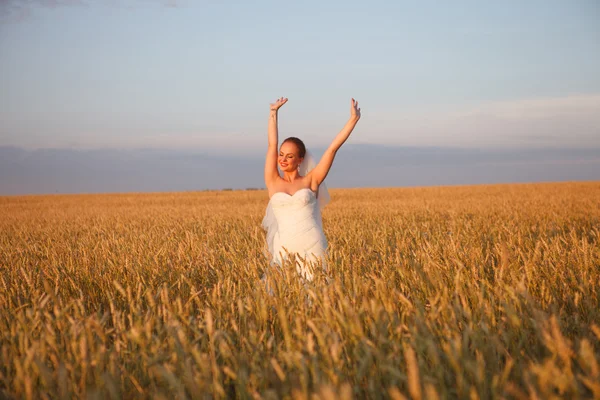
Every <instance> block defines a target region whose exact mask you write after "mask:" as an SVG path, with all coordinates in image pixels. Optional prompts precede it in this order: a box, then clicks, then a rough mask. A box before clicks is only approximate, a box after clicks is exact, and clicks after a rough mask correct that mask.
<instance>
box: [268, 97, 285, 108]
mask: <svg viewBox="0 0 600 400" xmlns="http://www.w3.org/2000/svg"><path fill="white" fill-rule="evenodd" d="M287 101H288V99H287V97H280V98H278V99H277V101H276V102H275V103H271V111H277V110H279V109H280V108H281V106H282V105H284V104H285V103H287Z"/></svg>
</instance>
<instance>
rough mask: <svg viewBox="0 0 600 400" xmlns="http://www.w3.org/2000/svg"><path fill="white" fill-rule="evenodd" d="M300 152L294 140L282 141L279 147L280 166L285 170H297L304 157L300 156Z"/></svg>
mask: <svg viewBox="0 0 600 400" xmlns="http://www.w3.org/2000/svg"><path fill="white" fill-rule="evenodd" d="M299 152H300V151H299V149H298V146H296V145H295V144H294V143H293V142H284V143H282V144H281V147H280V148H279V158H278V160H277V162H278V163H279V168H281V170H282V171H283V172H291V171H294V170H297V169H298V166H299V165H300V163H301V162H302V160H303V159H304V158H303V157H300V155H299Z"/></svg>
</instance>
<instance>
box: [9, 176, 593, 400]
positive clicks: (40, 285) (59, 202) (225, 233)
mask: <svg viewBox="0 0 600 400" xmlns="http://www.w3.org/2000/svg"><path fill="white" fill-rule="evenodd" d="M332 194H333V196H332V197H333V202H332V204H331V205H330V206H328V208H327V209H326V210H325V213H324V225H325V231H326V232H325V233H326V235H327V238H328V239H329V242H330V261H329V263H330V266H331V268H330V271H329V276H328V277H327V278H329V279H330V283H329V284H327V283H325V278H326V277H325V276H324V275H323V274H319V275H318V277H317V280H316V282H315V283H314V284H312V285H309V286H304V285H303V284H302V283H301V282H299V280H298V279H297V277H296V275H295V273H294V272H293V271H292V270H291V269H290V268H288V269H287V270H286V271H285V274H283V275H281V276H279V275H278V276H275V278H274V286H275V294H274V295H273V296H269V295H268V294H267V293H266V290H265V288H264V286H263V284H262V283H261V281H260V280H259V277H260V275H261V273H262V271H263V270H264V268H265V266H266V264H267V263H266V260H265V258H264V256H263V253H262V250H263V245H264V235H263V232H262V231H261V230H260V228H259V226H260V220H261V218H262V215H263V212H264V207H265V205H266V194H265V193H264V192H260V191H252V192H250V191H247V192H204V193H179V194H139V195H138V194H135V195H134V194H131V195H129V194H127V195H125V194H124V195H93V196H92V195H90V196H83V195H81V196H45V197H44V196H36V197H4V198H0V397H1V396H2V393H3V394H4V396H7V397H15V398H73V397H90V398H131V397H152V398H169V399H173V398H204V397H206V398H221V397H239V398H267V399H268V398H284V397H287V398H293V399H308V398H322V399H333V398H364V397H370V398H393V399H403V398H413V399H420V398H423V399H435V398H483V399H489V398H545V399H550V398H574V397H575V398H577V397H581V398H592V397H596V398H600V366H599V364H600V293H599V284H600V183H597V182H590V183H565V184H539V185H498V186H476V187H447V188H411V189H377V190H375V189H373V190H335V191H333V193H332ZM311 396H313V397H311Z"/></svg>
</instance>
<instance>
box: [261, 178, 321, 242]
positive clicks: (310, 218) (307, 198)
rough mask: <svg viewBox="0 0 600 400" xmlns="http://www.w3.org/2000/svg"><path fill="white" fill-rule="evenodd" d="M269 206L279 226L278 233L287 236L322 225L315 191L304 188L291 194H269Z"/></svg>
mask: <svg viewBox="0 0 600 400" xmlns="http://www.w3.org/2000/svg"><path fill="white" fill-rule="evenodd" d="M271 206H272V207H273V213H274V214H275V218H276V219H277V224H278V226H279V234H280V235H281V236H288V235H290V234H293V235H296V234H298V233H303V232H304V231H306V230H309V229H311V228H313V227H315V225H316V226H318V227H319V228H321V227H322V222H321V210H320V208H319V204H318V202H317V198H316V196H315V193H314V192H313V191H312V190H311V189H309V188H304V189H300V190H298V191H297V192H296V193H294V194H293V195H289V194H287V193H283V192H277V193H275V194H274V195H273V196H271Z"/></svg>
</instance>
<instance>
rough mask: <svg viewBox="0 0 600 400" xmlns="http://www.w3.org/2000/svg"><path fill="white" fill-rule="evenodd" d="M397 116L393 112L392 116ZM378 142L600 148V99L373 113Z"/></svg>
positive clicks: (552, 99) (556, 99)
mask: <svg viewBox="0 0 600 400" xmlns="http://www.w3.org/2000/svg"><path fill="white" fill-rule="evenodd" d="M394 111H395V112H394ZM373 114H374V115H370V116H369V117H368V119H372V121H373V122H372V123H371V124H372V125H373V127H372V128H373V129H371V131H372V132H373V136H372V137H371V139H374V140H372V141H374V142H385V141H386V140H387V141H388V142H389V143H394V144H401V145H439V146H459V147H465V146H466V147H478V146H485V147H496V146H500V147H579V148H581V147H600V94H588V95H571V96H562V97H546V98H544V97H540V98H532V99H516V100H507V101H496V102H482V103H479V104H475V105H471V106H461V107H454V106H451V105H446V106H443V107H442V106H440V107H428V108H427V109H419V110H411V111H403V110H391V109H389V110H375V112H374V113H373Z"/></svg>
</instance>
